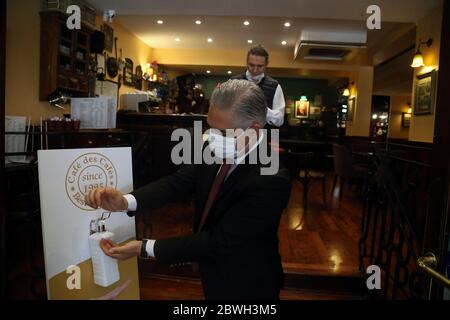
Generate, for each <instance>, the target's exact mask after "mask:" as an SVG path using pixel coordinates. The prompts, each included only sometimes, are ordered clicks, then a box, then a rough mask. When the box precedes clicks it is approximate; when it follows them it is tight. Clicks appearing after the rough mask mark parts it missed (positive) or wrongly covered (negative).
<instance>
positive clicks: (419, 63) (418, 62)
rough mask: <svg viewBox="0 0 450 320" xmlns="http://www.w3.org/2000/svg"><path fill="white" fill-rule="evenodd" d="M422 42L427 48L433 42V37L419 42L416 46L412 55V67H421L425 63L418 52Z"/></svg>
mask: <svg viewBox="0 0 450 320" xmlns="http://www.w3.org/2000/svg"><path fill="white" fill-rule="evenodd" d="M423 44H426V45H427V47H428V48H429V47H431V45H432V44H433V39H431V38H430V39H428V40H427V41H421V42H419V45H418V46H417V51H416V55H415V56H414V59H413V62H412V63H411V67H412V68H421V67H423V66H425V64H424V63H423V56H422V53H421V52H420V46H421V45H423Z"/></svg>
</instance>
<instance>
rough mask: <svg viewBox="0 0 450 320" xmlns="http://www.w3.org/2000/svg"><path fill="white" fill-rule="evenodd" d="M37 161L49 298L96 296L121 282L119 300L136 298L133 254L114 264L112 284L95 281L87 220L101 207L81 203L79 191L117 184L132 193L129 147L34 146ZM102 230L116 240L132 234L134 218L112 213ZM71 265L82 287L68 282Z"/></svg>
mask: <svg viewBox="0 0 450 320" xmlns="http://www.w3.org/2000/svg"><path fill="white" fill-rule="evenodd" d="M38 165H39V189H40V200H41V215H42V232H43V240H44V256H45V271H46V278H47V291H48V297H49V298H50V299H92V298H94V299H95V298H101V297H102V296H104V295H107V294H108V293H110V292H111V290H112V289H114V288H117V287H118V286H121V285H122V286H123V285H124V283H125V282H126V283H127V284H126V286H127V288H126V289H125V290H123V292H122V293H121V295H119V297H118V298H126V299H138V298H139V282H138V271H137V261H136V259H135V258H134V259H130V260H127V261H124V262H123V261H120V262H119V273H120V280H119V281H118V282H116V283H115V284H114V285H111V286H109V287H107V288H104V287H101V286H99V285H96V284H95V283H94V281H93V269H92V261H91V252H90V248H89V237H90V235H91V233H90V231H91V229H90V223H91V220H95V219H97V218H98V217H99V216H100V215H101V214H102V213H103V212H104V210H101V209H99V210H95V209H93V208H91V207H89V206H87V205H86V204H85V202H84V195H85V194H86V193H87V192H89V190H91V189H93V188H97V187H111V188H116V189H118V190H120V191H122V192H123V193H124V194H126V193H129V192H131V191H132V189H133V174H132V160H131V148H102V149H66V150H39V151H38ZM106 228H107V230H109V231H111V232H112V233H113V234H114V237H113V241H114V242H116V243H123V242H126V241H129V240H132V239H135V237H136V234H135V220H134V218H130V217H128V216H127V215H126V213H124V212H112V213H111V215H110V218H108V219H107V220H106ZM70 266H78V267H80V271H81V273H82V274H81V288H73V286H72V287H71V286H70V285H68V283H69V280H68V278H69V277H70V276H71V275H72V274H71V273H69V271H68V270H69V269H70Z"/></svg>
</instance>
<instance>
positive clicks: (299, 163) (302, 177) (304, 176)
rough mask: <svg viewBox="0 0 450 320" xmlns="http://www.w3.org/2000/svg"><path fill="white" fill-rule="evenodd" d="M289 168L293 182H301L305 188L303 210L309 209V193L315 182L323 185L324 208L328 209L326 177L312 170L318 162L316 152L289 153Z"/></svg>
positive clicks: (320, 172) (322, 173)
mask: <svg viewBox="0 0 450 320" xmlns="http://www.w3.org/2000/svg"><path fill="white" fill-rule="evenodd" d="M287 154H288V167H289V170H290V173H291V178H292V179H293V180H297V181H299V182H300V183H301V184H302V186H303V208H304V210H305V211H306V209H307V208H308V192H309V190H310V188H311V185H312V184H313V182H314V181H319V182H321V183H322V197H323V206H324V208H325V209H327V199H326V186H325V184H326V175H325V173H324V172H322V171H316V170H312V169H311V168H312V164H313V163H314V161H316V160H317V154H316V153H314V152H293V151H290V150H289V151H288V152H287Z"/></svg>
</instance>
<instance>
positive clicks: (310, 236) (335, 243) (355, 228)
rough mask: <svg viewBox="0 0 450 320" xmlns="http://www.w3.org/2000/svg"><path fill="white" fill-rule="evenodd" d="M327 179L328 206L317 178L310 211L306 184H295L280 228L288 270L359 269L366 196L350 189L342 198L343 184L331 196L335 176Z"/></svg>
mask: <svg viewBox="0 0 450 320" xmlns="http://www.w3.org/2000/svg"><path fill="white" fill-rule="evenodd" d="M327 181H328V183H327V202H328V209H325V208H324V206H323V200H322V192H321V187H320V184H319V183H318V182H316V183H315V184H313V185H312V187H311V190H310V192H309V196H308V208H307V210H306V212H305V211H304V209H303V201H302V196H301V195H302V192H303V191H302V186H301V184H300V183H299V182H297V181H294V182H293V184H292V193H291V197H290V200H289V205H288V208H287V209H286V211H285V212H284V214H283V216H282V219H281V224H280V228H279V238H280V254H281V256H282V259H283V267H284V269H285V271H287V272H289V271H295V270H301V271H302V272H306V271H308V272H315V273H333V274H343V275H345V274H352V273H354V272H357V270H358V240H359V236H360V228H361V227H360V224H361V214H362V200H361V199H360V198H359V197H358V195H357V194H358V192H357V190H346V191H345V192H344V193H343V197H342V200H341V201H339V198H338V192H339V188H336V190H335V194H334V195H333V197H331V181H332V177H331V176H330V177H328V179H327Z"/></svg>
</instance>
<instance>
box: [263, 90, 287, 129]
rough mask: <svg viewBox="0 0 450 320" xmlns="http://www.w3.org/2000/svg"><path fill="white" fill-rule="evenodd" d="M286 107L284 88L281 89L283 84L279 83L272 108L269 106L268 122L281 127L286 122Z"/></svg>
mask: <svg viewBox="0 0 450 320" xmlns="http://www.w3.org/2000/svg"><path fill="white" fill-rule="evenodd" d="M285 107H286V103H285V101H284V95H283V90H282V89H281V86H280V85H278V87H277V89H276V90H275V94H274V96H273V105H272V109H269V108H267V116H266V120H267V122H268V123H269V124H271V125H274V126H276V127H281V126H282V125H283V123H284V109H285Z"/></svg>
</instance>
